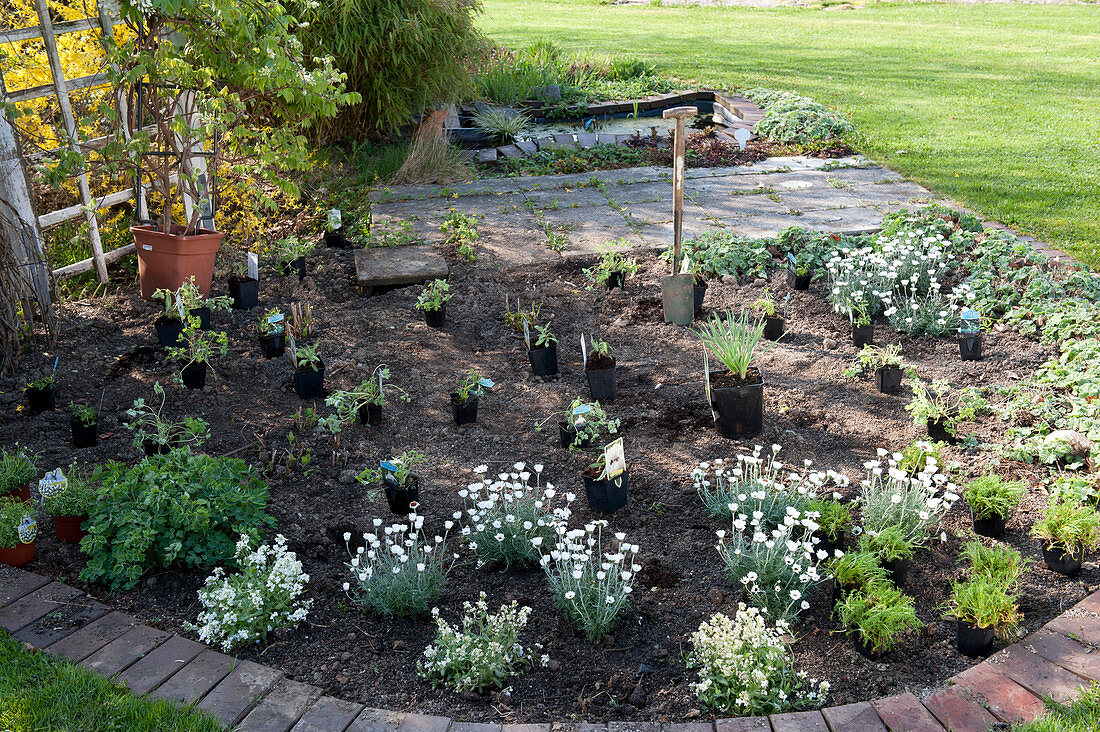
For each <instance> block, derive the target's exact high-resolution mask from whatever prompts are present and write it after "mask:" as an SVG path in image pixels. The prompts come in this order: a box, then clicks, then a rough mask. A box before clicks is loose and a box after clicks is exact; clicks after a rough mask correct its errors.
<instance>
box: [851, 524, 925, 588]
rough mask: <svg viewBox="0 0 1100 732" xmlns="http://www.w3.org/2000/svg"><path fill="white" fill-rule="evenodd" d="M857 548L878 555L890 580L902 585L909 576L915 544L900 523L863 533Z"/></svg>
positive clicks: (899, 585) (915, 551)
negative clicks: (873, 531)
mask: <svg viewBox="0 0 1100 732" xmlns="http://www.w3.org/2000/svg"><path fill="white" fill-rule="evenodd" d="M859 550H860V551H861V552H868V553H870V554H874V555H875V556H876V557H878V560H879V562H880V563H881V564H882V566H883V568H884V569H885V570H886V574H887V575H888V576H889V577H890V580H891V581H892V582H893V583H894V584H895V585H897V586H898V587H902V586H904V585H905V580H906V578H907V577H908V576H909V568H910V567H911V566H912V562H913V555H915V554H916V553H917V546H916V544H915V542H914V540H913V539H911V538H909V537H908V536H907V535H906V534H905V531H904V530H903V529H902V527H901V526H900V525H895V526H888V527H887V528H885V529H883V530H881V531H878V532H875V533H870V532H868V533H865V534H864V535H863V536H861V537H860V540H859Z"/></svg>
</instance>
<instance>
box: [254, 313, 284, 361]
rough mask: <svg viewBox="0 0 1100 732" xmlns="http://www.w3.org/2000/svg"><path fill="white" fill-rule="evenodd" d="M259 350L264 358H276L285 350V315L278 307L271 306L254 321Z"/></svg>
mask: <svg viewBox="0 0 1100 732" xmlns="http://www.w3.org/2000/svg"><path fill="white" fill-rule="evenodd" d="M256 330H257V332H258V333H259V334H260V351H262V352H263V354H264V358H278V357H280V356H282V355H283V353H285V352H286V317H285V316H284V315H283V314H282V312H281V311H280V310H279V308H271V309H270V310H268V311H267V312H266V313H264V314H263V315H261V316H260V319H259V320H258V321H257V322H256Z"/></svg>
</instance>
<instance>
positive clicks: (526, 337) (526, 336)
mask: <svg viewBox="0 0 1100 732" xmlns="http://www.w3.org/2000/svg"><path fill="white" fill-rule="evenodd" d="M523 342H524V343H526V344H527V350H528V351H530V350H531V331H530V330H529V329H528V328H527V316H526V315H524V316H523Z"/></svg>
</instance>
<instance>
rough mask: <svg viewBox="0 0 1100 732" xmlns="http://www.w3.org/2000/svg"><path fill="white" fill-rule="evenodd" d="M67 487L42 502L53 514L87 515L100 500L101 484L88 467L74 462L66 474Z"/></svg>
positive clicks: (47, 510)
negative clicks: (85, 467)
mask: <svg viewBox="0 0 1100 732" xmlns="http://www.w3.org/2000/svg"><path fill="white" fill-rule="evenodd" d="M65 478H66V484H65V489H64V490H62V491H61V492H60V493H54V494H52V495H50V496H47V497H46V498H45V500H44V501H43V502H42V505H43V507H44V508H45V509H46V513H48V514H49V515H51V516H87V515H88V514H89V513H90V512H91V508H92V505H93V504H95V502H96V501H97V500H98V491H99V484H98V482H97V481H96V480H94V479H93V478H92V474H91V473H90V472H89V471H87V470H86V469H84V468H82V467H81V466H78V465H77V464H76V463H73V464H72V465H70V466H69V470H68V472H67V473H66V474H65Z"/></svg>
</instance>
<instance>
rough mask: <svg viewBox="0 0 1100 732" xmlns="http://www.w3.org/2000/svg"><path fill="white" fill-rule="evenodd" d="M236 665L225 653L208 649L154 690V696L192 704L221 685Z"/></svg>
mask: <svg viewBox="0 0 1100 732" xmlns="http://www.w3.org/2000/svg"><path fill="white" fill-rule="evenodd" d="M236 664H237V661H236V660H234V659H232V658H230V657H229V656H227V655H225V654H224V653H218V652H217V651H212V650H210V649H207V650H205V651H203V652H202V653H200V654H199V655H198V656H196V657H195V658H194V660H192V661H191V663H188V664H187V665H186V666H184V667H183V668H181V669H180V670H179V671H177V672H176V673H174V674H172V676H171V677H169V678H168V680H167V681H165V682H164V683H163V684H161V685H160V686H158V687H157V688H156V689H154V690H153V694H152V695H153V696H154V697H156V698H158V699H171V700H173V701H178V702H182V703H184V704H192V703H194V702H197V701H198V700H199V699H202V698H203V697H204V696H206V695H207V693H208V692H209V691H210V690H211V689H213V688H214V687H215V686H217V685H218V684H219V683H221V680H222V679H224V678H225V677H226V676H228V675H229V672H230V671H232V670H233V667H234V666H235V665H236Z"/></svg>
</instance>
